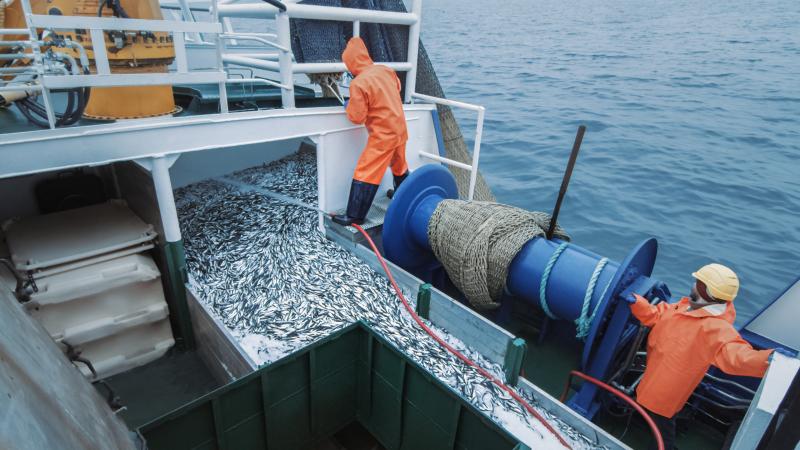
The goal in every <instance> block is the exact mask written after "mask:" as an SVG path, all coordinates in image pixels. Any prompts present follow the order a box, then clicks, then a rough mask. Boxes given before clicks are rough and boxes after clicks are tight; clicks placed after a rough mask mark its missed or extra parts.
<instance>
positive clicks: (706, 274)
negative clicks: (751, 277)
mask: <svg viewBox="0 0 800 450" xmlns="http://www.w3.org/2000/svg"><path fill="white" fill-rule="evenodd" d="M692 276H693V277H695V279H697V280H700V281H702V282H703V284H705V285H706V287H707V288H708V293H709V294H711V296H712V297H714V298H715V299H717V300H724V301H726V302H732V301H733V299H734V298H736V294H737V293H738V292H739V277H737V276H736V273H734V271H733V270H731V269H729V268H728V267H725V266H723V265H722V264H716V263H714V264H708V265H705V266H703V267H701V268H700V269H699V270H698V271H697V272H695V273H693V274H692Z"/></svg>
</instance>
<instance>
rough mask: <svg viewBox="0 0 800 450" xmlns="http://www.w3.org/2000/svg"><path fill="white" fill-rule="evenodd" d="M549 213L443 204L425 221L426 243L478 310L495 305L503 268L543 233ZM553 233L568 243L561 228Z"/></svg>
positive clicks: (463, 203) (483, 204) (475, 204)
mask: <svg viewBox="0 0 800 450" xmlns="http://www.w3.org/2000/svg"><path fill="white" fill-rule="evenodd" d="M548 226H550V215H549V214H547V213H543V212H535V211H534V212H531V211H526V210H524V209H520V208H515V207H513V206H509V205H502V204H499V203H489V202H466V201H463V200H443V201H442V202H441V203H440V204H439V206H437V207H436V210H435V211H434V212H433V215H432V216H431V220H430V222H429V223H428V240H429V242H430V244H431V249H432V250H433V253H434V254H435V255H436V258H437V259H438V260H439V261H441V263H442V265H443V266H444V268H445V270H446V271H447V275H449V276H450V279H451V280H452V281H453V284H455V286H456V287H457V288H458V290H459V291H461V292H462V293H463V294H464V296H465V297H466V298H467V300H469V302H470V304H471V305H472V306H474V307H475V308H478V309H484V310H486V309H494V308H496V307H497V306H499V302H500V299H501V297H502V295H503V291H504V290H505V287H506V278H507V277H508V266H509V265H510V264H511V261H512V260H513V259H514V257H515V256H517V253H519V251H520V249H522V246H523V245H525V243H526V242H528V241H530V240H531V239H533V238H534V237H536V236H542V235H544V234H545V229H546V228H547V227H548ZM554 235H555V236H556V237H559V238H562V239H569V237H568V236H567V234H566V233H565V232H564V230H563V229H561V227H558V226H557V227H556V230H555V233H554Z"/></svg>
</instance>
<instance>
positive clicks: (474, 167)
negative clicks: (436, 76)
mask: <svg viewBox="0 0 800 450" xmlns="http://www.w3.org/2000/svg"><path fill="white" fill-rule="evenodd" d="M406 89H407V88H406ZM411 97H412V98H415V99H419V100H423V101H426V102H428V103H434V104H437V105H444V106H450V107H453V108H461V109H467V110H470V111H475V112H477V113H478V122H477V124H476V125H475V143H474V144H473V146H472V162H471V163H470V164H466V163H463V162H461V161H456V160H454V159H449V158H445V157H443V156H438V155H434V154H432V153H428V152H423V151H420V152H419V154H420V156H424V157H426V158H428V159H432V160H434V161H439V162H441V163H444V164H448V165H451V166H454V167H458V168H461V169H464V170H469V190H468V191H467V199H468V200H470V201H472V199H473V198H474V196H475V185H476V184H477V181H478V162H479V160H480V155H481V138H482V136H483V117H484V115H485V114H486V108H484V107H483V106H480V105H473V104H471V103H464V102H458V101H455V100H448V99H446V98H439V97H432V96H430V95H425V94H418V93H416V92H414V93H412V94H411Z"/></svg>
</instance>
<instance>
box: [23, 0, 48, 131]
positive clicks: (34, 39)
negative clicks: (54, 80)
mask: <svg viewBox="0 0 800 450" xmlns="http://www.w3.org/2000/svg"><path fill="white" fill-rule="evenodd" d="M20 1H21V2H22V12H23V14H24V15H25V25H26V26H27V27H28V39H30V41H31V53H32V54H33V61H34V66H35V67H36V71H37V72H38V73H39V80H40V81H39V83H40V84H41V85H42V100H43V101H44V110H45V112H46V113H47V123H48V124H49V125H50V129H51V130H52V129H55V127H56V114H55V112H54V111H53V99H52V98H51V97H50V91H49V90H48V89H47V86H46V85H45V80H44V62H43V61H42V50H41V48H39V35H38V32H37V31H36V27H33V26H31V24H30V19H29V17H30V16H31V14H33V10H32V9H31V3H30V1H29V0H20Z"/></svg>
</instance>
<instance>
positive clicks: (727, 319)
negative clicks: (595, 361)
mask: <svg viewBox="0 0 800 450" xmlns="http://www.w3.org/2000/svg"><path fill="white" fill-rule="evenodd" d="M692 276H693V277H694V278H695V280H696V282H695V285H694V287H692V293H691V296H690V297H684V298H682V299H681V300H680V301H679V302H678V303H665V302H662V303H658V304H657V305H651V304H650V303H649V302H648V301H647V300H646V299H645V298H643V297H641V296H639V295H636V294H633V295H630V296H628V297H627V298H626V299H625V300H626V301H627V302H628V303H630V308H631V312H632V313H633V315H634V316H636V318H637V319H639V321H640V322H641V323H642V325H644V326H646V327H650V328H651V331H650V336H649V338H648V342H647V368H646V369H645V371H644V377H643V378H642V381H641V383H640V384H639V386H638V387H637V388H636V400H637V401H638V402H639V404H640V405H642V406H644V407H645V408H647V409H648V411H649V412H650V415H651V417H652V418H653V420H654V421H655V422H656V424H657V425H658V428H659V430H660V431H661V435H662V437H663V439H664V446H665V448H666V449H667V450H669V449H671V448H673V445H674V441H675V420H674V416H675V414H677V413H678V411H680V410H681V409H682V408H683V406H684V404H686V401H687V400H688V399H689V397H690V396H691V395H692V392H693V391H694V389H695V388H696V387H697V385H699V384H700V382H701V381H702V380H703V377H704V376H705V374H706V371H707V370H708V368H709V367H710V366H711V365H712V364H713V365H714V366H716V367H718V368H720V369H721V370H722V371H723V372H725V373H727V374H730V375H744V376H750V377H763V376H764V372H766V370H767V366H768V365H769V360H770V357H771V354H772V352H773V350H755V349H753V347H751V346H750V344H749V343H748V342H747V341H745V340H744V339H742V337H741V336H739V333H738V332H737V331H736V329H735V328H734V327H733V321H734V319H735V318H736V310H735V309H734V307H733V299H734V297H736V294H737V292H738V291H739V279H738V278H737V277H736V274H735V273H734V272H733V271H732V270H731V269H729V268H727V267H725V266H723V265H721V264H709V265H707V266H704V267H702V268H700V270H698V271H697V272H695V273H693V274H692ZM779 351H780V352H781V353H784V351H782V349H781V350H779ZM653 448H655V447H653Z"/></svg>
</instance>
